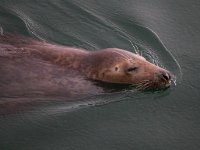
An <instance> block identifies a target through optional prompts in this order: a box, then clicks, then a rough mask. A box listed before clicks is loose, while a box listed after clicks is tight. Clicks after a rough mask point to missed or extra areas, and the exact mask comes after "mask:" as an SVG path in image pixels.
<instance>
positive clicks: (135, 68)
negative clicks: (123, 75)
mask: <svg viewBox="0 0 200 150" xmlns="http://www.w3.org/2000/svg"><path fill="white" fill-rule="evenodd" d="M137 69H138V67H131V68H128V69H127V71H128V72H132V71H135V70H137Z"/></svg>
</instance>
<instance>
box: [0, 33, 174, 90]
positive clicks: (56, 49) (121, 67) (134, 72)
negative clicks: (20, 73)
mask: <svg viewBox="0 0 200 150" xmlns="http://www.w3.org/2000/svg"><path fill="white" fill-rule="evenodd" d="M0 43H1V44H0V48H1V49H4V50H12V51H13V49H14V50H15V51H16V52H15V54H14V55H16V54H17V55H20V56H27V57H35V58H40V59H43V60H45V61H49V62H51V63H52V64H56V65H61V66H64V67H66V68H73V69H75V70H78V71H79V72H80V73H82V74H84V75H85V76H86V77H87V78H89V79H93V80H99V81H103V82H109V83H121V84H134V85H136V86H138V87H139V88H141V89H146V88H163V87H168V86H169V85H170V83H171V74H170V72H169V71H167V70H165V69H163V68H161V67H159V66H156V65H155V64H152V63H150V62H148V61H147V60H146V59H145V58H144V57H142V56H139V55H137V54H134V53H131V52H129V51H126V50H122V49H118V48H107V49H103V50H99V51H95V52H88V51H85V50H82V49H77V48H72V47H66V46H61V45H54V44H50V43H46V42H41V41H37V40H34V39H32V38H29V37H25V36H22V35H14V34H5V35H2V36H0Z"/></svg>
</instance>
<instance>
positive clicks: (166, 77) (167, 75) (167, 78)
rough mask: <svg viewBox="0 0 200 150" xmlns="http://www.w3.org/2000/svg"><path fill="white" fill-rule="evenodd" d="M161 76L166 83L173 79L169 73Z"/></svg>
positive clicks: (162, 73) (163, 73)
mask: <svg viewBox="0 0 200 150" xmlns="http://www.w3.org/2000/svg"><path fill="white" fill-rule="evenodd" d="M160 76H161V78H162V79H164V80H166V81H169V80H170V79H171V75H170V74H169V73H168V72H161V74H160Z"/></svg>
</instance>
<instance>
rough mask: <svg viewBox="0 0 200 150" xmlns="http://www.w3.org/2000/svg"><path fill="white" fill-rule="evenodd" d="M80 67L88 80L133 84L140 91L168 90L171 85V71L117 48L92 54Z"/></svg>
mask: <svg viewBox="0 0 200 150" xmlns="http://www.w3.org/2000/svg"><path fill="white" fill-rule="evenodd" d="M80 66H81V67H80V68H82V69H81V70H82V72H83V73H85V74H86V76H87V77H88V78H92V79H94V80H100V81H104V82H109V83H121V84H133V85H136V86H137V87H138V88H140V89H149V88H166V87H168V86H170V84H171V73H170V72H169V71H167V70H165V69H163V68H161V67H159V66H156V65H155V64H152V63H150V62H148V61H147V60H146V59H145V58H144V57H142V56H139V55H137V54H134V53H131V52H129V51H125V50H121V49H117V48H108V49H104V50H101V51H97V52H93V53H90V54H89V55H87V56H86V57H85V58H84V59H83V60H82V62H81V65H80Z"/></svg>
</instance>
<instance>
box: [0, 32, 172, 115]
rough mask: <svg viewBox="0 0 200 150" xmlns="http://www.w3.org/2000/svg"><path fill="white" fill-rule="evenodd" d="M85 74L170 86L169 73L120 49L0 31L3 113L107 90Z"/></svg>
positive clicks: (0, 108) (148, 86)
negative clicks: (68, 44) (73, 44)
mask: <svg viewBox="0 0 200 150" xmlns="http://www.w3.org/2000/svg"><path fill="white" fill-rule="evenodd" d="M87 79H92V80H97V81H103V82H104V83H117V84H118V83H120V84H124V85H125V84H133V85H135V86H136V88H138V89H140V90H145V89H151V88H153V89H160V88H165V87H168V86H169V85H170V82H171V81H170V80H171V75H170V73H169V71H167V70H165V69H163V68H160V67H159V66H156V65H154V64H152V63H150V62H148V61H147V60H146V59H145V58H144V57H142V56H139V55H136V54H134V53H131V52H129V51H125V50H122V49H118V48H107V49H103V50H99V51H95V52H89V51H86V50H83V49H77V48H73V47H66V46H61V45H56V44H50V43H47V42H43V41H39V40H36V39H33V38H30V37H26V36H23V35H18V34H10V33H5V34H3V35H0V114H1V113H3V114H5V113H8V112H11V113H13V112H18V111H22V110H24V109H25V110H27V109H30V107H31V108H32V106H36V105H39V104H41V103H42V104H43V103H46V102H47V103H48V102H49V101H55V100H58V101H73V100H76V99H84V98H87V97H88V96H89V97H90V96H93V95H98V94H100V93H104V92H105V91H104V87H103V88H102V87H101V86H99V85H98V84H96V82H95V83H94V82H91V81H90V80H87ZM115 88H116V86H115Z"/></svg>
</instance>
